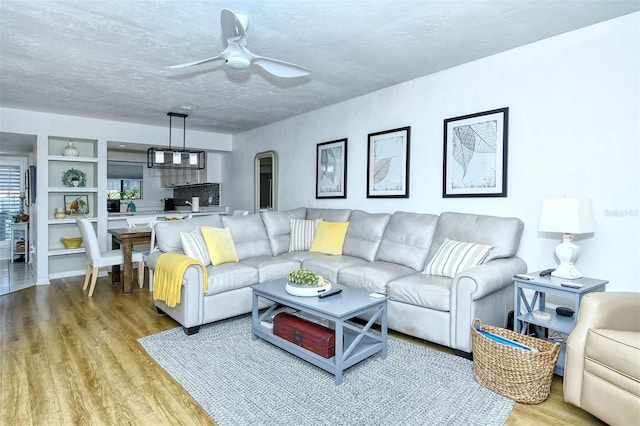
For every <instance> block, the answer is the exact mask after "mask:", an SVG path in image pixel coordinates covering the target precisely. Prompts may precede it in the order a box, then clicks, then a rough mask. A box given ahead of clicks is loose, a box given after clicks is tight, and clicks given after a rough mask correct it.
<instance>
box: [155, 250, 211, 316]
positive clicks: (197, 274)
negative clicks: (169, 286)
mask: <svg viewBox="0 0 640 426" xmlns="http://www.w3.org/2000/svg"><path fill="white" fill-rule="evenodd" d="M163 254H164V252H163V251H155V252H153V253H150V254H149V257H148V259H147V265H148V267H149V269H150V270H151V271H155V268H156V264H157V262H158V258H159V257H160V256H161V255H163ZM180 291H181V293H180V303H178V304H177V305H176V306H175V307H173V308H170V307H169V306H167V304H166V303H164V302H163V301H161V300H156V301H155V305H156V306H157V307H158V308H160V309H161V310H162V311H164V312H165V313H166V314H167V315H169V316H170V317H171V318H173V319H174V320H176V321H178V322H179V323H180V325H182V326H183V327H185V328H191V327H195V326H198V325H201V324H204V297H203V294H204V272H203V270H202V267H201V266H200V265H189V266H188V267H187V269H186V270H185V272H184V276H183V277H182V288H181V290H180Z"/></svg>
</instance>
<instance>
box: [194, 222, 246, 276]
mask: <svg viewBox="0 0 640 426" xmlns="http://www.w3.org/2000/svg"><path fill="white" fill-rule="evenodd" d="M200 231H201V232H202V237H203V238H204V242H205V243H206V244H207V250H208V251H209V258H210V259H211V264H212V265H213V266H217V265H222V264H223V263H237V262H238V252H237V251H236V245H235V243H234V242H233V236H232V235H231V231H230V230H229V228H212V227H210V226H203V227H202V228H200Z"/></svg>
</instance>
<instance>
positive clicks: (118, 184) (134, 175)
mask: <svg viewBox="0 0 640 426" xmlns="http://www.w3.org/2000/svg"><path fill="white" fill-rule="evenodd" d="M142 178H143V164H141V163H129V162H126V161H108V162H107V199H108V200H132V199H134V200H139V199H142Z"/></svg>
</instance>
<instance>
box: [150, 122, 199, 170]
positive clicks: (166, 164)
mask: <svg viewBox="0 0 640 426" xmlns="http://www.w3.org/2000/svg"><path fill="white" fill-rule="evenodd" d="M167 115H168V116H169V148H149V149H148V150H147V167H148V168H164V169H169V168H174V169H198V170H201V169H204V168H205V167H206V158H207V157H206V155H205V152H204V151H201V150H188V149H186V148H185V146H186V140H187V117H188V116H189V115H188V114H181V113H178V112H168V113H167ZM173 117H178V118H182V149H174V148H172V147H171V131H172V129H173V126H172V125H173V122H172V119H173Z"/></svg>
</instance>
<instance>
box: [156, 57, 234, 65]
mask: <svg viewBox="0 0 640 426" xmlns="http://www.w3.org/2000/svg"><path fill="white" fill-rule="evenodd" d="M222 59H224V58H223V57H222V56H221V55H218V56H214V57H213V58H207V59H200V60H199V61H193V62H185V63H184V64H179V65H172V66H170V67H167V68H186V67H192V66H194V65H200V64H204V63H205V62H211V61H218V60H222Z"/></svg>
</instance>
